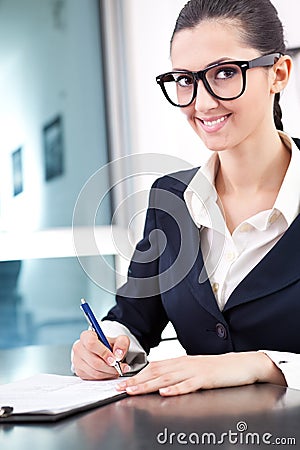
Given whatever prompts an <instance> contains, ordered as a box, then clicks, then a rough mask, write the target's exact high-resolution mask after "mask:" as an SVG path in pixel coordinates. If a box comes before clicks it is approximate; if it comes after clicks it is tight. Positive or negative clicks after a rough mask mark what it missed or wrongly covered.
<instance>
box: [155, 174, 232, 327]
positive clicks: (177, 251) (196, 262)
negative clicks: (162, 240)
mask: <svg viewBox="0 0 300 450" xmlns="http://www.w3.org/2000/svg"><path fill="white" fill-rule="evenodd" d="M190 172H191V171H189V174H190ZM172 178H173V175H172ZM187 183H188V182H186V181H184V176H183V175H182V173H181V174H180V177H178V174H175V176H174V179H173V182H172V186H168V189H167V192H166V193H165V195H164V193H163V192H161V193H160V194H159V196H158V198H157V201H156V202H155V207H156V208H158V210H160V211H163V213H162V214H159V216H160V224H163V227H162V228H163V231H164V232H165V233H166V234H167V236H166V237H167V240H168V245H169V251H171V248H172V249H173V252H174V255H176V264H177V267H175V265H173V266H172V270H174V271H175V272H176V277H177V279H178V281H179V280H181V279H184V283H186V284H187V289H189V291H190V293H191V294H192V295H193V296H194V298H195V299H196V300H197V302H198V303H200V305H201V306H202V307H203V308H205V309H206V310H207V311H208V312H209V313H210V314H212V315H213V316H214V317H216V318H218V320H224V317H223V315H222V313H221V311H220V309H219V307H218V305H217V302H216V299H215V296H214V294H213V292H212V288H211V285H210V282H209V280H208V277H207V274H206V271H205V267H204V263H203V257H202V253H201V249H200V236H199V229H198V228H197V226H196V225H195V223H194V222H193V220H192V218H191V216H190V214H189V212H188V209H187V207H186V204H185V201H184V198H183V192H184V190H185V188H186V186H187ZM170 193H173V195H174V197H172V196H170ZM175 196H176V197H175ZM183 274H184V275H185V277H183Z"/></svg>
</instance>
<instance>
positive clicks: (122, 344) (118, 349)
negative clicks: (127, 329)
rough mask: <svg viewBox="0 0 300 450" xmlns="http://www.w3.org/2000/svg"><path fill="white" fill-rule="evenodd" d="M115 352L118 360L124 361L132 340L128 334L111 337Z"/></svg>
mask: <svg viewBox="0 0 300 450" xmlns="http://www.w3.org/2000/svg"><path fill="white" fill-rule="evenodd" d="M111 345H112V350H113V354H114V356H115V358H116V360H117V361H122V360H123V359H124V357H125V356H126V354H127V352H128V348H129V345H130V340H129V337H128V336H124V335H121V336H118V337H116V338H115V339H111Z"/></svg>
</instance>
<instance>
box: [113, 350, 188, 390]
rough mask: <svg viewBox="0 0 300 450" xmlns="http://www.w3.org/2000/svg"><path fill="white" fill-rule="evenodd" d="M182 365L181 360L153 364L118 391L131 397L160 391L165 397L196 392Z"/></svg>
mask: <svg viewBox="0 0 300 450" xmlns="http://www.w3.org/2000/svg"><path fill="white" fill-rule="evenodd" d="M182 364H183V360H181V358H176V359H174V360H166V361H156V362H151V363H150V364H149V365H148V366H147V367H146V368H145V369H143V370H142V371H141V372H140V373H139V374H138V375H136V376H134V377H131V378H129V379H128V380H124V381H122V382H121V383H120V384H119V385H118V388H117V389H120V390H124V389H125V390H126V392H127V393H128V394H130V395H137V394H146V393H149V392H155V391H159V392H160V393H161V395H164V396H167V395H178V394H181V393H186V392H191V391H193V390H196V389H197V387H194V386H192V383H191V381H190V380H189V379H188V377H187V376H186V375H185V374H184V373H183V372H184V371H183V370H182V369H183V367H182ZM185 378H187V379H185ZM164 389H165V390H164ZM167 389H169V390H167Z"/></svg>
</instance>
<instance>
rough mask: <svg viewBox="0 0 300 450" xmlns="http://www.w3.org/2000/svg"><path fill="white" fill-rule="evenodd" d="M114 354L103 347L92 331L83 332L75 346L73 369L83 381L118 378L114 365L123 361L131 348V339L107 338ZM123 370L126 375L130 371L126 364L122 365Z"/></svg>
mask: <svg viewBox="0 0 300 450" xmlns="http://www.w3.org/2000/svg"><path fill="white" fill-rule="evenodd" d="M107 340H108V341H109V343H110V345H111V348H112V352H111V351H110V350H109V349H108V348H107V347H105V345H103V344H102V343H101V342H100V341H99V339H98V337H97V335H96V333H95V332H94V331H92V330H88V331H83V332H82V333H81V335H80V340H79V341H77V342H75V343H74V345H73V367H74V371H75V373H76V375H78V376H79V377H80V378H82V379H83V380H105V379H110V378H117V377H118V376H119V374H118V372H117V371H116V369H115V367H113V366H114V364H115V361H122V360H123V359H124V358H125V356H126V354H127V352H128V348H129V344H130V341H129V337H128V336H124V335H121V336H118V337H116V338H109V337H108V338H107ZM120 366H121V370H122V372H123V373H124V374H125V373H127V372H129V371H130V367H129V366H128V365H127V364H125V363H120Z"/></svg>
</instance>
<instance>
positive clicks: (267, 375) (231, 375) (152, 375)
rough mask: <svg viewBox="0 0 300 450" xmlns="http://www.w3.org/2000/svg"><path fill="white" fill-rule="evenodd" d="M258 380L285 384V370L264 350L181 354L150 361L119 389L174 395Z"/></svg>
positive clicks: (131, 393) (119, 386)
mask: <svg viewBox="0 0 300 450" xmlns="http://www.w3.org/2000/svg"><path fill="white" fill-rule="evenodd" d="M255 382H271V383H276V384H283V385H284V384H285V379H284V377H283V375H282V372H281V371H280V370H279V369H278V368H277V367H276V366H275V364H274V363H273V362H272V361H271V359H270V358H269V357H268V356H267V355H266V354H265V353H262V352H242V353H226V354H222V355H208V356H181V357H179V358H173V359H166V360H164V361H155V362H150V363H149V364H148V366H146V367H145V368H144V369H143V370H142V371H141V372H139V373H138V374H137V375H135V376H133V377H131V378H128V379H127V380H124V381H123V382H121V383H120V384H119V385H118V388H117V389H118V390H126V392H127V393H128V394H130V395H137V394H146V393H149V392H155V391H159V393H160V394H161V395H162V396H171V395H179V394H187V393H189V392H193V391H196V390H198V389H213V388H219V387H229V386H241V385H246V384H252V383H255Z"/></svg>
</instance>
